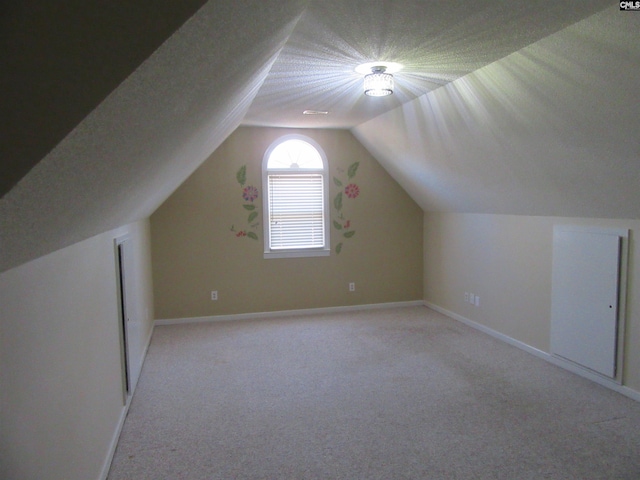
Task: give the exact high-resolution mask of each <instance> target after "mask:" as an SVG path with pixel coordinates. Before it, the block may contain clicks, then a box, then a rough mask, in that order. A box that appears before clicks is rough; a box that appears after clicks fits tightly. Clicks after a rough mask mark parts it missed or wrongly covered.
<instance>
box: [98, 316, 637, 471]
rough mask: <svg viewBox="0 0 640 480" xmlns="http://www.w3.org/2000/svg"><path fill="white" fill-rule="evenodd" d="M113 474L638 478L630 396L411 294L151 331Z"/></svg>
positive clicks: (634, 404) (633, 407)
mask: <svg viewBox="0 0 640 480" xmlns="http://www.w3.org/2000/svg"><path fill="white" fill-rule="evenodd" d="M109 479H110V480H117V479H127V480H134V479H136V480H137V479H155V480H158V479H350V480H353V479H505V480H507V479H508V480H516V479H517V480H520V479H583V480H584V479H629V480H631V479H633V480H638V479H640V403H637V402H635V401H633V400H631V399H628V398H626V397H623V396H621V395H619V394H617V393H615V392H612V391H610V390H608V389H605V388H604V387H601V386H599V385H596V384H594V383H592V382H590V381H588V380H586V379H583V378H581V377H578V376H576V375H574V374H571V373H569V372H566V371H564V370H562V369H560V368H557V367H555V366H553V365H551V364H549V363H547V362H545V361H543V360H541V359H539V358H537V357H534V356H532V355H530V354H528V353H526V352H523V351H521V350H518V349H516V348H514V347H511V346H509V345H506V344H504V343H502V342H500V341H498V340H495V339H494V338H492V337H489V336H487V335H485V334H482V333H480V332H477V331H475V330H473V329H471V328H469V327H467V326H465V325H463V324H460V323H459V322H456V321H454V320H451V319H449V318H447V317H445V316H443V315H440V314H439V313H436V312H434V311H432V310H430V309H428V308H426V307H410V308H395V309H384V310H368V311H360V312H355V313H348V314H332V315H314V316H304V317H299V318H293V317H288V318H274V319H266V320H265V319H262V320H254V321H235V322H219V323H209V324H190V325H176V326H162V327H157V328H156V329H155V333H154V336H153V339H152V342H151V346H150V348H149V352H148V355H147V359H146V362H145V365H144V368H143V371H142V375H141V378H140V381H139V384H138V387H137V391H136V394H135V397H134V398H133V401H132V404H131V408H130V411H129V415H128V417H127V419H126V422H125V425H124V428H123V431H122V434H121V437H120V441H119V444H118V448H117V451H116V454H115V457H114V460H113V464H112V467H111V471H110V474H109Z"/></svg>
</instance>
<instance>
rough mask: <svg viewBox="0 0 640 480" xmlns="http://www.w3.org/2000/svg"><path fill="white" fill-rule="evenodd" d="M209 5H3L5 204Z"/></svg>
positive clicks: (1, 184)
mask: <svg viewBox="0 0 640 480" xmlns="http://www.w3.org/2000/svg"><path fill="white" fill-rule="evenodd" d="M205 1H206V0H182V1H180V2H175V1H172V0H136V1H134V2H131V1H109V2H88V1H86V0H71V1H65V2H64V3H63V4H61V3H59V2H51V1H47V0H19V1H10V0H9V1H3V2H2V4H1V5H0V32H2V33H1V35H0V37H1V38H2V43H0V65H2V68H1V69H0V89H1V90H0V91H2V100H1V101H0V118H2V121H3V128H2V130H3V132H2V136H0V158H2V162H1V163H0V197H1V196H2V195H4V194H5V193H6V192H7V191H9V189H10V188H11V187H12V186H13V185H15V184H16V182H17V181H18V180H20V178H22V177H23V176H24V175H25V174H26V173H27V172H28V171H29V169H30V168H31V167H33V166H34V165H35V164H36V163H38V162H39V161H40V160H41V159H42V157H44V156H45V155H46V154H47V153H49V151H51V150H52V149H53V147H55V146H56V144H58V143H59V142H60V141H61V140H62V139H63V138H64V137H65V136H66V135H67V134H68V133H69V132H70V131H71V130H72V129H73V127H75V126H76V125H77V124H78V123H80V121H81V120H82V119H83V118H84V117H86V116H87V115H88V114H89V113H90V112H91V110H93V109H94V108H95V107H96V106H97V105H98V104H99V103H100V102H101V101H102V100H104V99H105V98H106V96H107V95H109V93H111V91H112V90H114V89H115V88H116V87H117V86H118V85H119V84H120V83H121V82H122V81H123V80H124V79H125V78H127V76H129V74H130V73H131V72H133V71H134V70H135V69H136V68H137V67H138V66H139V65H140V64H141V63H142V62H143V61H144V60H145V59H146V58H147V57H149V55H151V54H152V53H153V51H154V50H156V49H157V48H158V47H159V46H160V45H161V44H162V42H164V41H165V40H166V39H167V38H169V36H170V35H171V34H172V33H173V32H175V31H176V30H177V28H178V27H180V25H182V24H183V23H184V22H185V21H186V20H187V19H188V18H189V17H191V16H192V15H193V14H194V13H195V12H196V11H197V9H198V8H200V7H201V6H202V5H204V3H205Z"/></svg>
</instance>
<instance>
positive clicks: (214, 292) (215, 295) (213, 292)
mask: <svg viewBox="0 0 640 480" xmlns="http://www.w3.org/2000/svg"><path fill="white" fill-rule="evenodd" d="M211 300H214V301H215V300H218V291H217V290H211Z"/></svg>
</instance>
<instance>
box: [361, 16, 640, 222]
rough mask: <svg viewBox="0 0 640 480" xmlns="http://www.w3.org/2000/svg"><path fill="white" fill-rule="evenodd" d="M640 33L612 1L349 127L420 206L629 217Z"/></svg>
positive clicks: (635, 174)
mask: <svg viewBox="0 0 640 480" xmlns="http://www.w3.org/2000/svg"><path fill="white" fill-rule="evenodd" d="M638 32H640V16H638V15H630V13H629V12H620V11H619V9H618V6H617V5H615V6H613V7H610V8H609V9H606V10H604V11H602V12H600V13H598V14H596V15H593V16H591V17H589V18H588V19H586V20H584V21H582V22H578V23H576V24H574V25H572V26H570V27H567V28H566V29H563V30H562V31H560V32H558V33H556V34H553V35H551V36H549V37H546V38H544V39H542V40H540V41H539V42H536V43H535V44H532V45H530V46H528V47H525V48H524V49H522V50H520V51H518V52H516V53H514V54H512V55H509V56H507V57H505V58H504V59H501V60H499V61H497V62H495V63H493V64H491V65H488V66H486V67H484V68H481V69H479V70H477V71H476V72H473V73H471V74H469V75H467V76H465V77H464V78H461V79H458V80H456V81H454V82H452V83H450V84H448V85H446V86H445V87H443V88H441V89H438V90H436V91H434V92H431V93H430V94H428V95H425V96H422V97H420V98H418V99H415V100H413V101H411V102H408V103H406V104H404V105H402V106H400V107H398V108H396V109H394V110H392V111H389V112H387V113H385V114H383V115H380V116H379V117H377V118H375V119H372V120H370V121H368V122H365V123H363V124H361V125H359V126H357V127H356V128H355V129H354V130H353V133H354V134H355V136H356V137H357V138H358V139H359V140H360V141H361V143H363V145H365V146H366V147H367V148H368V149H369V151H371V152H372V153H373V154H374V155H375V156H376V158H377V159H378V160H379V161H380V162H381V164H382V165H383V166H384V167H385V168H386V169H387V170H388V171H389V172H390V173H391V175H392V176H393V177H394V178H395V179H396V180H397V181H398V182H399V183H400V184H401V185H402V186H403V187H404V188H405V190H406V191H407V192H408V193H409V194H410V195H411V196H412V197H413V198H414V200H416V202H418V204H420V206H421V207H422V208H423V209H424V210H425V211H438V212H443V211H444V212H464V213H491V214H510V215H543V216H556V217H596V218H598V217H600V218H618V219H620V218H629V219H638V218H640V188H638V186H639V185H640V141H639V140H638V132H639V131H640V105H639V104H638V102H636V101H635V100H633V98H632V96H633V94H632V93H631V92H634V91H636V90H637V88H638V85H640V83H639V80H638V79H639V78H640V42H637V41H630V39H633V38H636V39H640V36H639V33H638Z"/></svg>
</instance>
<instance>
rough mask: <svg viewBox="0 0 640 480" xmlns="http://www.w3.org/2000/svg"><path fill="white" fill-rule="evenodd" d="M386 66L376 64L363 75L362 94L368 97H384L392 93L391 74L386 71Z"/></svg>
mask: <svg viewBox="0 0 640 480" xmlns="http://www.w3.org/2000/svg"><path fill="white" fill-rule="evenodd" d="M386 70H387V67H384V66H382V65H376V66H374V67H371V73H370V74H368V75H365V76H364V94H365V95H369V96H370V97H385V96H387V95H391V94H392V93H393V75H391V74H390V73H386Z"/></svg>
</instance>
